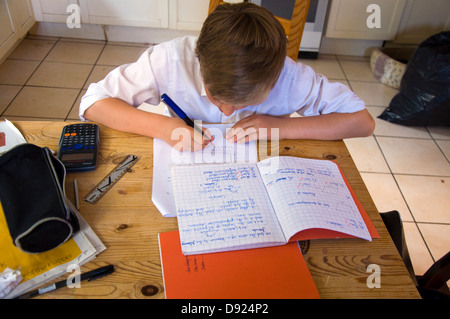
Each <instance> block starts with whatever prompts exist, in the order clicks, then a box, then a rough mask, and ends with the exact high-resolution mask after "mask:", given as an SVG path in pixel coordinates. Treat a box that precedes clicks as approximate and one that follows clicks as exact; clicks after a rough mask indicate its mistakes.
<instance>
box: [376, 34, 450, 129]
mask: <svg viewBox="0 0 450 319" xmlns="http://www.w3.org/2000/svg"><path fill="white" fill-rule="evenodd" d="M378 117H379V118H380V119H383V120H386V121H388V122H392V123H397V124H403V125H408V126H424V125H427V126H448V125H450V31H446V32H441V33H438V34H435V35H433V36H431V37H430V38H428V39H427V40H425V41H424V42H422V43H421V44H420V45H419V47H418V48H417V49H416V50H415V51H414V54H413V56H412V57H411V60H410V61H409V62H408V64H407V66H406V71H405V74H404V75H403V78H402V80H401V82H400V89H399V93H398V94H397V95H396V96H395V97H394V98H393V99H392V101H391V102H390V104H389V107H387V108H386V109H385V110H384V112H383V113H382V114H381V115H380V116H378Z"/></svg>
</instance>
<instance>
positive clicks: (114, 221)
mask: <svg viewBox="0 0 450 319" xmlns="http://www.w3.org/2000/svg"><path fill="white" fill-rule="evenodd" d="M14 124H15V125H16V127H17V128H18V129H19V130H20V131H21V132H22V134H23V135H24V136H25V138H26V140H27V141H28V142H29V143H33V144H36V145H39V146H47V147H49V148H51V149H53V150H55V151H56V150H57V149H58V142H59V138H60V134H61V131H62V128H63V126H65V125H67V124H70V123H69V122H34V121H31V122H26V121H16V122H14ZM100 143H101V147H100V152H99V166H98V168H97V169H96V170H95V171H93V172H85V173H70V174H68V175H67V179H66V193H67V196H68V197H69V198H70V199H72V200H73V179H75V178H76V179H77V180H78V188H79V194H80V198H83V197H84V196H85V195H86V194H87V193H88V192H89V191H90V190H91V189H92V188H93V187H94V186H95V185H96V184H97V183H98V182H99V181H100V180H101V179H102V178H103V177H104V176H106V175H107V174H108V173H109V172H110V171H111V170H112V169H113V168H114V167H115V166H116V165H117V164H118V163H120V162H121V161H122V160H123V159H124V158H125V156H127V155H128V154H134V155H137V156H138V157H139V158H140V160H139V161H138V162H137V163H136V165H135V166H134V167H133V168H132V171H131V172H129V173H127V174H125V176H124V177H123V178H122V179H121V180H120V181H119V182H118V183H117V184H116V185H115V186H114V187H113V188H111V190H110V191H109V192H108V193H107V194H106V195H105V196H104V197H103V198H102V199H100V201H98V202H97V203H96V204H95V205H92V204H89V203H87V202H85V201H82V200H81V201H80V202H81V207H80V213H81V214H82V215H83V217H84V218H85V219H86V221H87V222H88V223H89V225H90V226H91V227H92V229H93V230H94V231H95V232H96V234H97V235H98V236H99V238H100V239H101V240H102V241H103V243H104V244H105V245H106V247H107V249H106V250H105V251H104V252H103V253H101V254H100V255H99V256H98V257H97V258H96V259H95V260H94V261H92V262H90V263H88V264H86V265H85V266H83V267H82V271H83V272H84V271H88V270H92V269H95V268H98V267H101V266H105V265H107V264H113V265H114V266H115V269H116V271H115V272H114V273H113V274H112V275H109V276H107V277H104V278H102V279H101V280H97V281H92V282H88V283H84V282H83V286H82V288H80V289H69V288H62V289H58V290H56V291H54V292H51V293H48V294H45V295H43V296H41V297H43V298H164V285H163V279H162V274H161V264H160V258H159V246H158V239H157V235H158V233H160V232H166V231H172V230H176V229H177V221H176V218H164V217H162V215H161V214H160V213H159V211H158V210H157V209H156V207H155V206H154V205H153V203H152V201H151V194H152V176H153V139H152V138H148V137H143V136H138V135H133V134H128V133H122V132H118V131H115V130H111V129H109V128H106V127H104V126H100ZM279 155H289V156H298V157H305V158H317V159H332V160H334V161H335V162H337V163H338V165H339V166H340V167H341V169H342V171H343V173H344V175H345V176H346V178H347V179H348V181H349V183H350V185H351V186H352V188H353V190H354V192H355V194H356V196H357V197H358V198H359V200H360V202H361V203H362V205H363V207H364V208H365V210H366V211H367V213H368V215H369V216H370V218H371V220H372V222H373V224H374V225H375V227H376V228H377V230H378V232H379V234H380V238H379V239H374V240H373V241H372V242H368V241H365V240H362V239H337V240H312V241H310V246H309V250H308V251H307V252H306V254H305V255H304V258H305V260H306V262H307V265H308V267H309V270H310V272H311V275H312V277H313V279H314V282H315V284H316V286H317V289H318V291H319V294H320V296H321V298H420V296H419V294H418V292H417V290H416V288H415V286H414V284H413V282H412V280H411V278H410V276H409V273H408V272H407V270H406V268H405V266H404V264H403V262H402V259H401V257H400V256H399V254H398V252H397V250H396V248H395V246H394V244H393V242H392V239H391V238H390V236H389V234H388V232H387V230H386V228H385V226H384V224H383V222H382V220H381V218H380V215H379V213H378V211H377V209H376V207H375V205H374V203H373V201H372V199H371V197H370V194H369V192H368V191H367V188H366V187H365V185H364V183H363V181H362V179H361V176H360V174H359V172H358V170H357V169H356V166H355V164H354V163H353V160H352V158H351V156H350V154H349V152H348V150H347V148H346V147H345V144H344V142H343V141H311V140H284V141H280V154H279ZM370 264H376V265H379V266H380V271H381V287H380V288H369V287H368V286H367V278H368V277H369V276H370V275H371V272H367V266H368V265H370Z"/></svg>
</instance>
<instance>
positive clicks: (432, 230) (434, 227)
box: [417, 223, 450, 261]
mask: <svg viewBox="0 0 450 319" xmlns="http://www.w3.org/2000/svg"><path fill="white" fill-rule="evenodd" d="M417 226H419V229H420V232H421V233H422V235H423V237H424V238H425V242H426V244H427V246H428V247H429V248H430V251H431V255H432V256H433V258H434V260H435V261H437V260H439V259H440V258H441V257H443V256H444V255H445V254H447V253H448V252H449V251H450V225H442V224H424V223H418V224H417Z"/></svg>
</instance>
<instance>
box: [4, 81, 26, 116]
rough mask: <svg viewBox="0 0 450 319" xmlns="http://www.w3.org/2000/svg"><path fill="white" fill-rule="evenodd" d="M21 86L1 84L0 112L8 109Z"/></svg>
mask: <svg viewBox="0 0 450 319" xmlns="http://www.w3.org/2000/svg"><path fill="white" fill-rule="evenodd" d="M21 88H22V87H21V86H18V85H0V114H2V113H3V111H4V110H6V108H7V107H8V105H9V103H11V101H12V100H13V99H14V97H15V96H16V95H17V93H19V91H20V89H21Z"/></svg>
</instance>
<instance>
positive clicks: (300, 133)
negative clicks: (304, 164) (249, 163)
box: [227, 109, 375, 143]
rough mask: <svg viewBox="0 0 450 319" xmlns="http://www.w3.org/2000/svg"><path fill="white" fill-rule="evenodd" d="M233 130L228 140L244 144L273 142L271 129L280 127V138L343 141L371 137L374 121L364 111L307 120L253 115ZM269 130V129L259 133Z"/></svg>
mask: <svg viewBox="0 0 450 319" xmlns="http://www.w3.org/2000/svg"><path fill="white" fill-rule="evenodd" d="M233 128H234V130H230V132H229V133H228V135H227V139H228V140H229V141H230V142H232V141H236V142H238V143H245V142H247V141H252V140H256V139H270V138H271V136H270V133H271V128H279V138H280V139H315V140H340V139H344V138H351V137H363V136H369V135H371V134H372V133H373V130H374V129H375V122H374V120H373V118H372V116H371V115H370V114H369V112H368V111H367V110H366V109H364V110H362V111H358V112H354V113H330V114H322V115H318V116H306V117H289V118H288V117H275V116H269V115H259V114H258V115H252V116H249V117H246V118H244V119H242V120H241V121H239V122H237V123H236V124H235V125H234V127H233ZM260 128H267V129H266V130H259V129H260Z"/></svg>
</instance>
